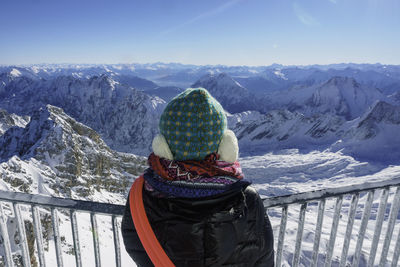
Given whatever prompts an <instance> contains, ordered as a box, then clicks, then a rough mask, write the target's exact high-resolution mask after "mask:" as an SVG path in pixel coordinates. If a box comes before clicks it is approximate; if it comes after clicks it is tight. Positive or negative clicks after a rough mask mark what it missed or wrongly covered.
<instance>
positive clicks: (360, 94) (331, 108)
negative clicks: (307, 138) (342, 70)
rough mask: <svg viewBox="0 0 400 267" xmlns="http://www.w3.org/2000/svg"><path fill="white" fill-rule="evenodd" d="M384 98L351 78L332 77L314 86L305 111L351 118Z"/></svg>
mask: <svg viewBox="0 0 400 267" xmlns="http://www.w3.org/2000/svg"><path fill="white" fill-rule="evenodd" d="M384 98H385V96H384V95H383V94H382V93H381V92H380V91H379V90H377V89H376V88H371V87H366V86H361V85H360V84H359V83H357V82H356V80H354V79H353V78H347V77H333V78H331V79H330V80H329V81H327V82H325V83H323V84H322V85H320V86H318V87H317V88H316V90H315V91H314V93H313V94H312V96H311V97H310V98H309V99H308V100H307V101H306V103H305V105H306V108H305V111H306V112H305V113H308V114H313V113H314V114H315V113H322V114H326V113H331V114H336V115H339V116H343V117H345V118H346V119H347V120H351V119H354V118H357V117H359V116H360V115H362V114H363V113H364V112H365V111H366V110H367V108H368V107H369V106H371V105H372V104H373V103H374V102H375V101H377V100H382V99H384Z"/></svg>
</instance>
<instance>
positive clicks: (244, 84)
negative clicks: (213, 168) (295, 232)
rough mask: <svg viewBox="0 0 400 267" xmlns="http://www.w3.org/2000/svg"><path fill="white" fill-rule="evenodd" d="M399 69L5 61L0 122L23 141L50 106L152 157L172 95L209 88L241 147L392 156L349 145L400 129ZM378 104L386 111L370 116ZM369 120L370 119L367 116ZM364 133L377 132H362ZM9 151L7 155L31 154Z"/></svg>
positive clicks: (110, 141)
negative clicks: (21, 63) (32, 121)
mask: <svg viewBox="0 0 400 267" xmlns="http://www.w3.org/2000/svg"><path fill="white" fill-rule="evenodd" d="M399 77H400V67H399V66H391V65H380V64H373V65H371V64H337V65H328V66H319V65H313V66H282V65H276V64H275V65H272V66H263V67H247V66H238V67H229V66H194V65H182V64H163V63H156V64H121V65H31V66H3V67H0V108H1V109H3V110H4V111H2V112H3V113H0V114H8V115H7V116H5V115H3V119H1V117H0V126H1V127H0V129H1V134H3V137H2V138H3V139H4V138H5V137H6V136H8V137H7V138H9V139H8V140H14V141H13V142H14V143H17V141H16V140H19V141H18V142H21V138H20V139H18V138H14V139H12V138H11V137H10V134H11V132H13V134H14V135H15V134H16V135H21V134H22V131H23V130H21V129H24V128H23V127H25V128H26V127H28V125H30V124H29V123H30V122H29V119H30V117H31V118H32V116H33V114H36V113H37V112H38V110H48V109H49V108H48V107H49V106H48V105H50V106H52V107H53V108H54V109H56V107H58V108H61V109H62V110H63V112H65V115H66V116H70V118H71V119H73V120H75V121H77V122H79V123H82V124H83V125H87V126H88V127H90V128H91V129H93V131H96V132H97V133H98V134H99V137H100V139H102V140H104V142H105V144H106V145H107V146H109V147H110V148H111V149H112V150H115V151H119V152H125V153H126V152H128V153H133V154H136V155H141V156H146V155H147V154H148V153H149V152H150V146H151V140H152V138H153V137H154V136H155V135H156V134H157V132H158V119H159V116H160V114H161V112H162V110H163V109H164V107H165V105H166V102H168V101H169V100H170V99H172V98H173V97H174V96H175V95H176V94H178V93H180V92H182V91H183V88H184V87H183V86H186V85H187V86H191V87H204V88H206V89H208V90H209V91H210V93H211V94H212V95H213V96H214V97H215V98H216V99H217V100H218V101H220V102H221V104H222V105H223V107H224V108H225V110H226V111H227V115H228V121H229V125H230V128H232V129H233V130H234V131H235V133H236V134H237V136H238V139H239V144H240V146H241V151H242V152H243V153H244V155H248V154H252V155H255V154H259V153H264V152H268V151H273V150H278V149H283V148H294V147H295V148H303V149H308V150H310V149H332V150H335V151H339V150H340V151H342V152H343V153H349V154H351V155H353V156H355V157H357V156H360V157H364V158H368V160H378V161H379V160H389V161H390V162H393V161H396V160H395V159H394V158H391V159H390V158H387V157H381V156H380V155H378V154H376V155H375V153H369V154H371V155H373V156H372V158H371V157H368V156H367V155H366V154H367V153H366V152H362V151H360V150H359V149H356V147H357V146H356V145H353V144H356V143H357V144H359V142H361V143H362V144H366V146H365V149H367V148H368V146H371V147H373V149H377V144H379V146H382V147H383V149H381V150H379V151H380V153H383V152H384V151H386V150H385V147H387V144H386V143H387V141H385V140H386V139H385V138H384V137H383V136H386V135H387V132H388V131H389V132H390V131H393V130H397V128H398V127H399V125H398V123H397V121H396V120H395V119H388V118H392V117H393V116H396V115H393V114H397V113H396V112H395V111H393V110H396V108H397V107H398V106H399V104H400V100H399V99H400V97H399V95H400V78H399ZM382 107H385V108H382ZM377 110H379V113H380V114H381V115H380V117H379V116H372V115H370V114H372V113H374V114H375V113H376V112H377ZM371 112H372V113H371ZM10 114H11V115H10ZM0 116H1V115H0ZM5 117H7V119H6V120H7V121H6V120H5V119H4V118H5ZM366 118H369V119H368V120H369V121H370V122H368V123H366V122H364V123H362V122H363V121H364V120H365V119H366ZM379 118H381V119H379ZM371 121H372V122H371ZM28 122H29V123H28ZM30 127H31V126H30ZM18 129H19V130H18ZM29 129H31V128H29ZM389 129H391V130H389ZM7 130H10V131H9V132H7ZM29 131H32V130H29ZM361 132H363V133H367V132H368V133H369V132H373V133H374V134H364V136H363V137H362V138H361V135H362V134H361ZM24 136H27V135H26V134H25V135H24ZM381 136H382V137H381ZM10 138H11V139H10ZM24 138H25V137H23V138H22V139H24ZM371 140H375V141H373V142H372V141H371ZM394 140H396V139H394ZM3 142H5V141H3ZM385 142H386V143H385ZM20 146H22V147H24V146H26V144H21V145H20ZM14 148H15V149H17V147H14ZM4 150H5V147H4V148H2V149H1V151H0V154H1V155H3V157H6V158H7V157H8V158H10V157H11V156H10V155H11V154H13V153H14V154H13V155H14V156H18V157H19V156H21V155H25V154H24V153H25V152H24V153H22V152H16V151H14V152H10V151H12V149H11V147H9V146H7V152H4ZM18 151H19V150H18ZM24 151H25V150H24ZM377 151H378V150H377ZM10 153H11V154H10ZM11 158H12V157H11Z"/></svg>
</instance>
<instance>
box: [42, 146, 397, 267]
mask: <svg viewBox="0 0 400 267" xmlns="http://www.w3.org/2000/svg"><path fill="white" fill-rule="evenodd" d="M240 162H241V164H242V168H243V170H244V172H245V175H246V178H247V179H249V180H251V181H252V182H253V186H254V187H255V188H257V190H258V191H259V192H260V194H261V195H262V197H269V196H278V195H286V194H292V193H298V192H307V191H311V190H317V189H322V188H335V187H338V186H347V185H352V184H360V183H364V182H366V181H381V180H386V179H393V178H395V177H400V166H379V165H374V164H370V163H367V162H359V161H356V160H355V159H353V158H352V157H350V156H346V155H342V154H340V153H332V152H319V151H313V152H310V153H307V154H302V153H300V152H299V151H298V150H296V149H292V150H284V151H280V152H275V153H268V154H265V155H262V156H252V157H243V158H241V159H240ZM394 191H395V190H394V189H391V190H390V194H389V200H388V203H392V202H393V197H394ZM380 194H381V191H380V190H378V191H376V192H375V197H374V202H373V206H372V211H371V217H370V220H369V223H368V226H367V231H366V234H365V239H364V243H363V249H362V253H363V254H362V256H361V259H360V266H365V265H366V261H367V260H368V254H369V248H370V246H371V242H372V238H373V232H374V229H375V219H376V215H377V212H378V206H379V200H380ZM350 201H351V196H345V197H344V199H343V205H342V209H341V217H340V220H339V228H338V234H337V237H336V243H335V249H334V252H333V258H332V259H333V263H332V265H333V266H338V265H339V260H340V256H341V252H342V244H343V242H344V237H345V231H346V225H347V219H348V211H349V208H350ZM365 201H366V194H361V196H360V200H359V203H358V208H357V212H356V220H355V223H354V227H353V232H352V235H351V236H350V239H351V241H350V248H349V254H348V255H349V256H348V262H351V261H352V256H353V255H354V251H355V246H356V241H357V237H358V236H357V233H358V230H359V228H360V222H361V218H362V214H363V207H364V204H365ZM120 204H123V203H120ZM334 208H335V199H328V200H327V202H326V207H325V216H324V220H323V228H322V236H321V242H320V247H319V258H318V266H322V265H323V263H324V259H325V253H326V247H327V245H328V241H329V235H330V230H331V226H332V219H333V214H334ZM299 210H300V205H291V206H290V207H289V211H288V223H287V227H286V235H285V242H284V250H283V258H282V264H283V266H291V262H292V259H293V253H294V244H295V240H296V234H297V226H298V218H299ZM317 210H318V205H317V203H316V202H315V203H311V204H309V205H308V207H307V209H306V215H305V226H304V234H303V243H302V249H301V254H300V266H309V265H310V259H311V257H312V251H313V243H314V232H315V225H316V220H317ZM389 210H390V205H388V206H387V210H386V213H385V221H384V223H383V228H382V232H381V235H382V236H384V235H385V233H386V229H387V224H388V222H387V221H388V217H389ZM48 212H49V211H48ZM268 213H269V216H270V219H271V222H272V226H273V230H274V235H275V249H276V247H277V242H278V240H277V237H278V234H279V226H280V217H281V208H271V209H269V211H268ZM59 217H60V222H61V225H60V232H61V233H62V236H64V238H65V239H64V238H62V239H64V241H62V246H63V251H64V252H65V253H64V256H63V258H64V266H66V267H68V266H75V258H74V256H73V254H71V249H72V248H73V243H72V233H71V225H70V220H69V216H68V214H67V213H62V212H61V213H59ZM78 224H79V235H80V244H81V253H82V260H83V266H94V265H95V261H94V254H93V237H92V232H91V231H92V230H91V224H90V216H89V214H87V213H80V214H79V215H78ZM98 226H99V240H100V251H101V252H100V254H101V261H102V265H103V266H115V253H114V243H113V233H112V229H111V217H108V216H98ZM399 231H400V220H399V221H398V222H397V223H396V225H395V229H394V233H393V238H392V242H391V244H390V246H389V253H388V259H389V260H390V259H391V258H392V256H393V251H394V247H395V241H396V239H397V235H398V234H399ZM120 241H121V256H122V266H135V265H134V263H133V262H132V260H131V259H130V258H129V256H128V255H127V253H126V252H125V250H124V247H123V244H122V237H121V236H120ZM382 244H383V237H381V239H380V242H379V245H378V248H377V256H376V260H375V263H376V264H377V263H378V261H379V260H380V252H381V251H382ZM68 251H69V253H67V252H68ZM45 253H46V262H47V266H56V257H55V248H54V243H53V242H52V241H51V240H50V242H49V244H48V251H46V252H45Z"/></svg>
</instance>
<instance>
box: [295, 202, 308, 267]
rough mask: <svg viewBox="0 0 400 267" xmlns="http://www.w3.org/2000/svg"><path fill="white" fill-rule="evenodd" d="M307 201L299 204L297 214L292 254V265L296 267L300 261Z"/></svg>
mask: <svg viewBox="0 0 400 267" xmlns="http://www.w3.org/2000/svg"><path fill="white" fill-rule="evenodd" d="M306 208H307V203H303V204H301V208H300V214H299V224H298V227H297V236H296V245H295V250H294V255H293V263H292V265H293V267H297V266H298V265H299V261H300V252H301V241H302V239H303V230H304V218H305V215H306Z"/></svg>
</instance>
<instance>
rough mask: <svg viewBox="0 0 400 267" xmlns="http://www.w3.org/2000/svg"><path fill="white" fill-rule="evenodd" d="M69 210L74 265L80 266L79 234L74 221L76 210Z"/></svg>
mask: <svg viewBox="0 0 400 267" xmlns="http://www.w3.org/2000/svg"><path fill="white" fill-rule="evenodd" d="M69 212H70V213H69V216H70V219H71V228H72V239H73V242H74V252H75V263H76V267H82V258H81V248H80V245H79V234H78V223H77V221H76V212H75V211H74V210H70V211H69Z"/></svg>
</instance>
